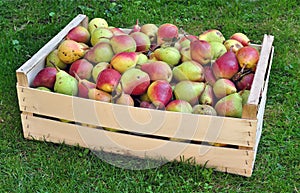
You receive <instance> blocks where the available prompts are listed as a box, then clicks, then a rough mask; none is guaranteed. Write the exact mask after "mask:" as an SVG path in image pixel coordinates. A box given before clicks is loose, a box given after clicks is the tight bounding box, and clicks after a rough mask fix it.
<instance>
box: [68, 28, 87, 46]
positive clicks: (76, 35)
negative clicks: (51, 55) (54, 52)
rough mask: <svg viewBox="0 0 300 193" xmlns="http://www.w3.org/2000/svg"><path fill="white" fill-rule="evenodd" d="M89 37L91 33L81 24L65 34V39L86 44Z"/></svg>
mask: <svg viewBox="0 0 300 193" xmlns="http://www.w3.org/2000/svg"><path fill="white" fill-rule="evenodd" d="M90 37H91V35H90V32H89V31H88V29H87V28H85V27H83V26H81V25H79V26H76V27H74V28H73V29H71V30H70V31H69V32H68V34H67V35H66V39H69V40H74V41H76V42H82V43H86V44H87V43H88V42H89V41H90Z"/></svg>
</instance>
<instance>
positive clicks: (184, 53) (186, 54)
mask: <svg viewBox="0 0 300 193" xmlns="http://www.w3.org/2000/svg"><path fill="white" fill-rule="evenodd" d="M180 54H181V61H182V62H185V61H190V60H192V58H191V48H190V46H189V47H183V48H181V49H180Z"/></svg>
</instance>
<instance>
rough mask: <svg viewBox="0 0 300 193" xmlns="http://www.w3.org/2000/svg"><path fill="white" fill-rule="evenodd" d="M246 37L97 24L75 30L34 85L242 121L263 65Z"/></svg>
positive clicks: (170, 27) (214, 31) (49, 59)
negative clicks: (259, 62)
mask: <svg viewBox="0 0 300 193" xmlns="http://www.w3.org/2000/svg"><path fill="white" fill-rule="evenodd" d="M259 55H260V53H259V50H257V49H256V48H254V47H252V46H250V40H249V38H248V37H247V36H246V35H245V34H244V33H234V34H233V35H232V36H231V37H230V38H228V39H225V37H224V36H223V34H222V33H221V32H220V31H219V30H217V29H209V30H207V31H204V32H201V33H200V34H199V35H191V34H187V33H185V32H184V33H182V32H181V33H180V30H179V29H178V27H177V26H176V25H174V24H171V23H164V24H162V25H156V24H152V23H147V24H143V25H141V24H139V22H138V20H137V22H136V23H135V24H134V25H133V26H131V27H130V28H128V29H121V28H117V27H111V26H109V25H108V23H107V21H106V20H105V19H103V18H93V19H92V20H90V21H89V23H88V26H87V27H83V26H77V27H74V28H73V29H71V30H70V31H69V32H68V34H67V35H66V37H65V38H64V39H63V40H62V41H61V42H60V44H59V45H58V46H57V48H56V49H54V50H53V51H51V53H50V54H49V55H48V56H47V57H46V60H45V67H44V68H43V69H41V70H40V71H39V72H38V73H37V75H36V76H35V78H34V80H33V82H32V84H31V86H32V87H34V88H37V89H40V90H44V91H49V92H56V93H60V94H65V95H70V96H77V97H82V98H86V99H91V100H98V101H102V102H109V103H115V104H119V105H128V106H134V107H139V108H150V109H157V110H166V111H175V112H180V113H193V114H204V115H213V116H226V117H236V118H241V116H242V109H243V105H244V104H246V103H247V98H248V96H249V93H250V89H251V85H252V81H253V78H254V74H255V71H256V65H257V63H258V60H259Z"/></svg>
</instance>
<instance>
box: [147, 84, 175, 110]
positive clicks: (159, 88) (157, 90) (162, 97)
mask: <svg viewBox="0 0 300 193" xmlns="http://www.w3.org/2000/svg"><path fill="white" fill-rule="evenodd" d="M147 94H148V97H149V99H150V100H151V102H152V103H153V104H154V105H155V106H156V107H158V108H160V109H162V108H164V107H165V106H166V105H167V104H168V102H169V101H170V100H171V99H172V87H171V85H170V83H169V82H168V81H165V80H156V81H154V82H152V83H151V84H150V86H149V87H148V90H147Z"/></svg>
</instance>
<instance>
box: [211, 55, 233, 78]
mask: <svg viewBox="0 0 300 193" xmlns="http://www.w3.org/2000/svg"><path fill="white" fill-rule="evenodd" d="M212 70H213V73H214V75H215V77H216V78H217V79H219V78H227V79H231V78H232V77H233V75H235V74H236V73H237V72H238V71H239V62H238V60H237V57H236V55H235V53H234V52H233V51H231V50H230V51H227V52H226V53H225V54H223V55H222V56H220V57H219V58H218V59H217V60H216V61H215V62H214V63H213V64H212Z"/></svg>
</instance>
